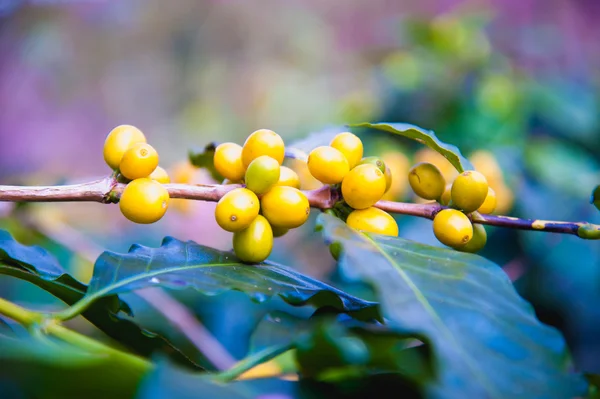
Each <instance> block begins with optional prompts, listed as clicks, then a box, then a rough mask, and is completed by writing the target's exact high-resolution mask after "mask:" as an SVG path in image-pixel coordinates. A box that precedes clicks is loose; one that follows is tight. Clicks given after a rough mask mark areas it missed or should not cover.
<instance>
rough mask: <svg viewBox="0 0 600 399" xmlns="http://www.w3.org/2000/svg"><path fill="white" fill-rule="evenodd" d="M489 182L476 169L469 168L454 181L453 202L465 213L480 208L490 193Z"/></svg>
mask: <svg viewBox="0 0 600 399" xmlns="http://www.w3.org/2000/svg"><path fill="white" fill-rule="evenodd" d="M488 188H489V187H488V182H487V180H486V178H485V176H483V175H482V174H481V173H479V172H477V171H476V170H468V171H466V172H463V173H461V174H460V175H458V176H457V177H456V179H455V180H454V182H453V183H452V190H451V194H452V203H453V204H454V205H455V206H456V207H457V208H459V209H462V210H463V211H464V212H465V213H469V212H473V211H475V210H477V208H479V207H480V206H481V205H482V204H483V202H484V201H485V198H486V197H487V195H488Z"/></svg>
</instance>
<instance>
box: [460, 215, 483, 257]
mask: <svg viewBox="0 0 600 399" xmlns="http://www.w3.org/2000/svg"><path fill="white" fill-rule="evenodd" d="M486 242H487V233H486V231H485V227H483V225H481V224H479V223H475V224H474V225H473V238H471V239H470V240H469V242H468V243H466V244H465V245H459V246H457V247H454V249H456V250H458V251H460V252H470V253H473V254H474V253H476V252H479V251H481V250H482V249H483V247H485V243H486Z"/></svg>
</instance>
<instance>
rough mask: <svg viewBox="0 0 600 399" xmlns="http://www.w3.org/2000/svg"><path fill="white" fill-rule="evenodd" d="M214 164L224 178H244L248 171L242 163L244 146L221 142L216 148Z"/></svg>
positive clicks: (235, 179)
mask: <svg viewBox="0 0 600 399" xmlns="http://www.w3.org/2000/svg"><path fill="white" fill-rule="evenodd" d="M213 164H214V165H215V169H216V170H217V172H219V174H220V175H221V176H223V177H224V178H226V179H229V180H231V181H238V180H242V179H243V178H244V173H245V171H246V168H245V167H244V165H243V164H242V146H240V145H239V144H236V143H222V144H219V145H218V146H217V148H215V156H214V158H213Z"/></svg>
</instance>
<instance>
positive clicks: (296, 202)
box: [260, 186, 310, 229]
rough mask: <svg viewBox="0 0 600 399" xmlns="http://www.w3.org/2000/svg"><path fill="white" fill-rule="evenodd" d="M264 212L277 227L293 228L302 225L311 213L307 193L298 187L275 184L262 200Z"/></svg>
mask: <svg viewBox="0 0 600 399" xmlns="http://www.w3.org/2000/svg"><path fill="white" fill-rule="evenodd" d="M260 205H261V211H262V214H263V215H264V216H265V217H266V218H267V220H268V221H269V223H271V225H273V226H275V227H282V228H286V229H293V228H296V227H299V226H302V225H303V224H304V222H306V220H307V219H308V215H310V205H309V203H308V199H307V198H306V195H304V193H303V192H302V191H300V190H298V189H297V188H293V187H287V186H275V187H273V188H272V189H271V190H270V191H269V192H268V193H266V194H265V195H263V197H262V198H261V200H260Z"/></svg>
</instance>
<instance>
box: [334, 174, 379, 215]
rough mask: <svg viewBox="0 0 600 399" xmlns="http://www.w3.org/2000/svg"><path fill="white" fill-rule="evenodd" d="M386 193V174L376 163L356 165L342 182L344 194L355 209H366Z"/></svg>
mask: <svg viewBox="0 0 600 399" xmlns="http://www.w3.org/2000/svg"><path fill="white" fill-rule="evenodd" d="M384 193H385V175H384V174H383V172H382V171H381V170H379V168H377V166H375V165H371V164H366V165H358V166H356V167H355V168H354V169H352V170H351V171H350V172H348V174H347V175H346V177H345V178H344V181H343V182H342V196H343V197H344V200H346V203H347V204H348V205H350V206H351V207H352V208H354V209H366V208H369V207H371V206H373V205H375V203H376V202H377V201H379V200H380V199H381V197H382V196H383V194H384Z"/></svg>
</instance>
